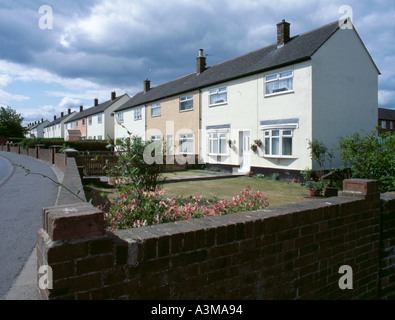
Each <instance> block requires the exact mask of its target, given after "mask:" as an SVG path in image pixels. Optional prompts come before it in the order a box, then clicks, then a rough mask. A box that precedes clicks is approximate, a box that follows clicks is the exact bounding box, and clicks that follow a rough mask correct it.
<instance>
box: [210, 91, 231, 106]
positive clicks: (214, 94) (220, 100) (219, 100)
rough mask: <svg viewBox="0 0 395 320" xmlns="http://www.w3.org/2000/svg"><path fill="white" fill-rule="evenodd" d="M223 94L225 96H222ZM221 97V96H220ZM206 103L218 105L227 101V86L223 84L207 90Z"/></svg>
mask: <svg viewBox="0 0 395 320" xmlns="http://www.w3.org/2000/svg"><path fill="white" fill-rule="evenodd" d="M223 95H225V97H224V98H223ZM215 97H217V100H214V101H213V102H212V99H213V98H215ZM220 97H222V98H220ZM208 99H209V100H208V105H209V106H219V105H223V104H227V103H228V87H226V86H223V87H217V88H214V89H210V90H209V92H208Z"/></svg>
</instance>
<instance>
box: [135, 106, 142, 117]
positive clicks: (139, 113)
mask: <svg viewBox="0 0 395 320" xmlns="http://www.w3.org/2000/svg"><path fill="white" fill-rule="evenodd" d="M142 118H143V114H142V110H141V107H139V108H136V109H134V120H141V119H142Z"/></svg>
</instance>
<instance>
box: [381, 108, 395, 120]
mask: <svg viewBox="0 0 395 320" xmlns="http://www.w3.org/2000/svg"><path fill="white" fill-rule="evenodd" d="M379 119H380V120H395V109H385V108H379Z"/></svg>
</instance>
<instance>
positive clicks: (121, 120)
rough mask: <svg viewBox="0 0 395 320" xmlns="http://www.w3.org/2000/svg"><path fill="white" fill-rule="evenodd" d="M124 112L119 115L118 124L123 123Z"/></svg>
mask: <svg viewBox="0 0 395 320" xmlns="http://www.w3.org/2000/svg"><path fill="white" fill-rule="evenodd" d="M123 116H124V115H123V112H119V113H117V122H118V123H123Z"/></svg>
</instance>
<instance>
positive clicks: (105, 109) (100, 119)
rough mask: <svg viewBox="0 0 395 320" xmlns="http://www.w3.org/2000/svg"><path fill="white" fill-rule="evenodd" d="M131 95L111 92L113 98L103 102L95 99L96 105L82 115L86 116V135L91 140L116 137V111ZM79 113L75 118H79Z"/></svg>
mask: <svg viewBox="0 0 395 320" xmlns="http://www.w3.org/2000/svg"><path fill="white" fill-rule="evenodd" d="M129 99H130V97H129V96H128V95H127V94H123V95H121V96H119V97H116V94H115V92H112V93H111V100H108V101H105V102H103V103H100V104H99V102H98V100H97V99H95V103H94V106H93V107H92V108H89V109H87V110H86V111H84V112H83V113H81V116H82V117H83V118H86V126H87V127H86V130H87V132H86V137H87V139H90V140H107V139H113V138H114V115H115V114H114V111H115V110H116V109H117V108H119V107H120V106H121V105H123V104H124V103H125V102H126V101H128V100H129ZM77 118H78V115H77V116H76V117H75V118H74V119H73V120H78V119H77Z"/></svg>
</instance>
